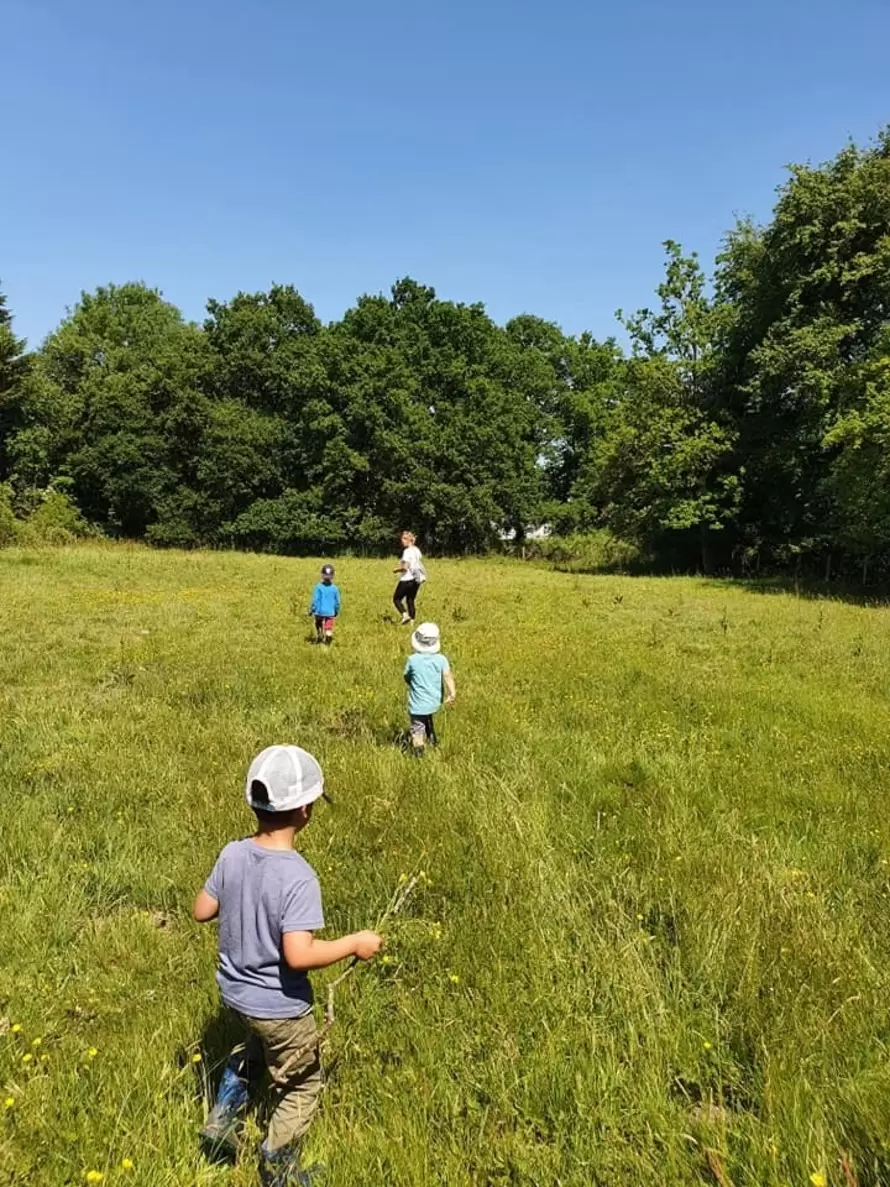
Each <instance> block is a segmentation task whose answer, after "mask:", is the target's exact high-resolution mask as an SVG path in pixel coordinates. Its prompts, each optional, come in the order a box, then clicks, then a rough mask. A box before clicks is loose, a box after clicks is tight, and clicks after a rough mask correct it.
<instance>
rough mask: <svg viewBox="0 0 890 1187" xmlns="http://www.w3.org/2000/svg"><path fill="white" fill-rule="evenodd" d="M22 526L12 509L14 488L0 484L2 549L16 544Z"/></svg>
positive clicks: (0, 538) (0, 540)
mask: <svg viewBox="0 0 890 1187" xmlns="http://www.w3.org/2000/svg"><path fill="white" fill-rule="evenodd" d="M20 526H21V525H20V524H19V522H18V520H17V519H16V517H15V512H14V511H13V509H12V487H10V486H9V484H8V483H6V482H3V483H0V548H8V547H9V546H10V544H15V543H16V541H17V540H18V536H19V528H20Z"/></svg>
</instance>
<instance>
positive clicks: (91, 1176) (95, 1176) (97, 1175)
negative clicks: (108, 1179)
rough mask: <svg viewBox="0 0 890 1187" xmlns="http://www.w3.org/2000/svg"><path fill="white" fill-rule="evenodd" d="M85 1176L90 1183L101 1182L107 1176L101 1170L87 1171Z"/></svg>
mask: <svg viewBox="0 0 890 1187" xmlns="http://www.w3.org/2000/svg"><path fill="white" fill-rule="evenodd" d="M84 1178H85V1179H86V1181H87V1182H88V1183H101V1182H102V1181H103V1179H104V1178H105V1176H104V1175H103V1174H102V1172H101V1171H87V1173H86V1174H85V1175H84Z"/></svg>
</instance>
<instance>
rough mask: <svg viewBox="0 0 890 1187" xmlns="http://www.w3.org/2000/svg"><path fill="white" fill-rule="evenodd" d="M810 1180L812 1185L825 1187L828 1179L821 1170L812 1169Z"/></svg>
mask: <svg viewBox="0 0 890 1187" xmlns="http://www.w3.org/2000/svg"><path fill="white" fill-rule="evenodd" d="M810 1182H811V1183H812V1184H813V1187H827V1183H828V1180H827V1179H826V1178H825V1176H824V1175H823V1174H822V1172H821V1171H813V1173H812V1174H811V1175H810Z"/></svg>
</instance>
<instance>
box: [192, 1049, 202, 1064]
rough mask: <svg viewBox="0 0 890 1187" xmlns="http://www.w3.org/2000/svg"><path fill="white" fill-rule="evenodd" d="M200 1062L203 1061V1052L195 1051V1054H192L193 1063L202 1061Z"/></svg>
mask: <svg viewBox="0 0 890 1187" xmlns="http://www.w3.org/2000/svg"><path fill="white" fill-rule="evenodd" d="M200 1062H201V1052H200V1051H196V1052H195V1053H194V1055H193V1056H192V1063H200Z"/></svg>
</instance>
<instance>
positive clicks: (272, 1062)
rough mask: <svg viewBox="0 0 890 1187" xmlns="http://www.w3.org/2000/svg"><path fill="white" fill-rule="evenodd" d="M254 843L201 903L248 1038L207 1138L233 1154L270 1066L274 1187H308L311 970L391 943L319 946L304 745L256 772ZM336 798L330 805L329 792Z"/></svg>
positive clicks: (318, 1080) (255, 765) (265, 760)
mask: <svg viewBox="0 0 890 1187" xmlns="http://www.w3.org/2000/svg"><path fill="white" fill-rule="evenodd" d="M246 796H247V802H248V804H249V805H250V806H251V808H252V809H253V811H254V813H255V814H256V818H257V830H256V833H255V834H254V836H252V837H246V838H245V839H244V840H241V841H232V842H231V843H230V844H228V845H226V847H225V848H224V849H223V851H222V853H220V855H219V857H218V858H217V862H216V865H215V866H214V867H213V870H212V872H211V874H210V877H209V878H208V879H207V881H206V883H205V884H204V889H203V890H201V891H200V893H199V894H198V897H197V898H196V899H195V906H194V916H195V919H196V920H197V921H198V922H199V923H207V922H209V921H210V920H211V919H216V918H218V919H219V967H218V971H217V974H216V979H217V982H218V984H219V988H220V992H221V994H222V999H223V1002H224V1003H225V1005H226V1006H227V1007H228V1008H229V1010H231V1012H232V1013H233V1014H234V1016H235V1017H236V1018H237V1019H238V1021H239V1022H240V1023H241V1025H242V1026H243V1028H244V1030H245V1031H246V1038H245V1041H244V1042H241V1043H239V1044H238V1045H237V1046H236V1047H235V1048H234V1049H233V1050H232V1053H231V1054H230V1056H229V1058H228V1061H227V1063H226V1066H225V1069H224V1071H223V1075H222V1080H221V1082H220V1086H219V1092H218V1094H217V1098H216V1104H215V1105H214V1107H213V1109H212V1110H211V1112H210V1115H209V1116H208V1118H207V1121H206V1123H205V1125H204V1128H203V1129H202V1130H201V1138H202V1141H203V1143H204V1145H205V1147H206V1148H208V1150H209V1151H210V1152H211V1153H212V1154H214V1155H218V1154H220V1153H222V1154H225V1155H228V1156H234V1155H235V1154H236V1153H237V1149H238V1136H239V1132H240V1128H241V1121H242V1119H243V1116H244V1113H245V1112H246V1109H247V1106H248V1103H249V1093H250V1085H251V1082H252V1080H253V1078H254V1074H255V1073H256V1072H257V1071H258V1070H261V1069H262V1067H263V1065H264V1064H265V1066H266V1067H267V1068H268V1069H269V1074H270V1076H271V1079H272V1085H273V1091H274V1098H275V1099H274V1108H273V1112H272V1115H271V1118H270V1120H269V1130H268V1133H267V1135H266V1140H265V1141H264V1142H263V1151H262V1152H263V1163H262V1167H261V1177H262V1181H263V1183H264V1184H267V1185H268V1187H309V1185H310V1184H311V1183H312V1182H313V1181H314V1172H315V1171H316V1170H320V1168H315V1167H312V1168H309V1169H308V1170H301V1169H300V1150H299V1146H300V1141H301V1139H302V1137H303V1135H304V1134H305V1133H306V1131H307V1130H308V1128H309V1124H310V1122H311V1120H312V1117H313V1114H314V1113H315V1110H316V1109H317V1107H318V1098H319V1094H320V1092H321V1085H322V1076H321V1062H320V1059H319V1051H318V1034H317V1031H316V1028H315V1020H314V1018H313V1016H312V986H311V985H310V983H309V977H308V975H307V974H308V971H309V970H310V969H323V968H327V967H328V965H332V964H335V963H336V962H337V961H338V960H343V959H345V958H346V957H349V956H353V957H357V958H358V959H359V960H370V959H371V957H372V956H374V954H375V953H376V952H377V951H378V950H379V948H380V945H381V943H382V940H381V937H380V936H379V935H377V934H376V932H373V931H360V932H356V933H354V934H353V935H349V936H343V937H341V938H340V939H339V940H318V939H316V938H315V936H314V932H316V931H317V930H319V929H320V928H322V927H324V916H323V914H322V907H321V891H320V890H319V886H318V878H317V877H316V876H315V871H314V870H313V869H312V867H311V866H310V865H309V863H308V862H307V861H306V860H305V859H304V858H303V857H301V856H300V854H299V853H296V852H295V851H294V848H293V844H294V837H295V836H296V834H297V833H298V832H300V831H301V830H302V829H304V828H305V827H306V825H307V824H308V823H309V820H310V818H311V816H312V805H313V804H314V803H315V801H316V800H317V799H318V798H319V797H320V796H325V792H324V777H323V775H322V772H321V767H320V766H319V765H318V763H317V762H316V760H315V759H314V758H313V757H312V755H311V754H309V753H308V752H307V751H305V750H301V749H300V747H299V746H269V747H267V748H266V749H265V750H263V751H262V752H261V753H260V754H258V755H257V756H256V758H255V759H254V760H253V762H252V763H251V764H250V770H249V771H248V772H247V787H246ZM325 798H327V797H326V796H325Z"/></svg>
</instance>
